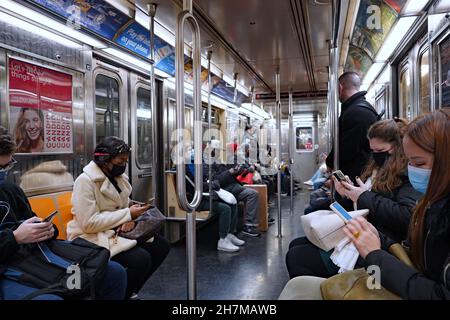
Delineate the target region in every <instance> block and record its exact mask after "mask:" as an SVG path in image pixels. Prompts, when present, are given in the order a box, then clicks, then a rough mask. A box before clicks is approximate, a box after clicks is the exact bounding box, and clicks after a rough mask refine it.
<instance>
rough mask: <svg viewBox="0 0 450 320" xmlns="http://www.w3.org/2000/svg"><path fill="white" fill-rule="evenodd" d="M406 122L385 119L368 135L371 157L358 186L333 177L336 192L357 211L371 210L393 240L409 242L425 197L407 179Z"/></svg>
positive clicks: (376, 223)
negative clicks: (415, 215)
mask: <svg viewBox="0 0 450 320" xmlns="http://www.w3.org/2000/svg"><path fill="white" fill-rule="evenodd" d="M406 126H407V122H406V121H405V120H402V119H398V118H397V119H386V120H382V121H379V122H376V123H375V124H373V125H372V126H371V127H370V128H369V131H368V133H367V138H368V139H369V144H370V149H371V152H372V153H371V157H370V160H369V163H368V164H367V166H366V168H365V169H364V172H363V174H362V175H361V178H359V177H356V182H357V184H356V185H353V184H350V183H348V181H345V180H344V181H338V179H336V177H333V180H334V184H335V187H336V191H337V192H338V193H339V194H340V195H341V196H342V197H344V198H348V199H351V200H352V201H353V202H354V203H356V205H357V207H358V209H369V215H368V220H369V221H370V222H371V223H372V224H373V225H374V226H375V227H376V228H377V229H378V230H380V231H381V232H383V233H384V234H386V235H387V236H389V237H390V238H391V239H393V240H395V241H398V242H401V241H402V240H404V239H406V234H407V232H408V226H409V222H410V220H411V214H412V210H413V208H414V206H415V205H416V202H417V201H418V200H419V199H420V198H421V196H422V194H421V193H419V192H418V191H416V190H414V188H413V186H412V185H411V183H410V181H409V179H408V172H407V171H408V170H407V169H408V160H407V158H406V156H405V153H404V151H403V145H402V139H403V134H404V131H405V130H406Z"/></svg>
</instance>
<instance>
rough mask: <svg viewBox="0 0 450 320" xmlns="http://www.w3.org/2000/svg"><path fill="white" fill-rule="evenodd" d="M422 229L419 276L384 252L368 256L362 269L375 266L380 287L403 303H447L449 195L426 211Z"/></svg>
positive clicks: (449, 283)
mask: <svg viewBox="0 0 450 320" xmlns="http://www.w3.org/2000/svg"><path fill="white" fill-rule="evenodd" d="M424 225H425V227H424V230H425V231H424V237H425V246H424V257H425V271H424V272H423V273H420V272H418V271H416V270H414V269H413V268H411V267H408V266H407V265H405V264H404V263H402V262H401V261H400V260H398V259H397V258H395V257H394V256H392V255H390V254H389V253H388V252H386V251H384V250H376V251H372V252H371V253H369V254H368V255H367V257H366V260H365V263H366V266H370V265H377V266H379V267H380V270H381V285H382V286H383V287H385V288H386V289H388V290H390V291H392V292H394V293H396V294H397V295H399V296H401V297H402V298H403V299H411V300H418V299H427V300H429V299H447V300H448V299H450V195H448V196H447V197H446V198H445V199H443V200H441V201H438V202H436V203H435V204H433V205H432V206H431V207H430V208H429V209H428V211H427V213H426V218H425V224H424ZM383 239H384V238H382V241H383ZM383 242H385V241H383ZM382 247H386V245H385V243H382Z"/></svg>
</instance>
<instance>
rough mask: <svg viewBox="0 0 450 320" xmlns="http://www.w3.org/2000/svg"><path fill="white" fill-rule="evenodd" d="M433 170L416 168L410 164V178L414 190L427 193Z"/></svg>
mask: <svg viewBox="0 0 450 320" xmlns="http://www.w3.org/2000/svg"><path fill="white" fill-rule="evenodd" d="M430 176H431V169H421V168H416V167H413V166H411V165H409V164H408V178H409V182H410V183H411V185H412V186H413V188H414V189H416V190H417V191H419V192H420V193H425V192H426V191H427V188H428V182H429V181H430Z"/></svg>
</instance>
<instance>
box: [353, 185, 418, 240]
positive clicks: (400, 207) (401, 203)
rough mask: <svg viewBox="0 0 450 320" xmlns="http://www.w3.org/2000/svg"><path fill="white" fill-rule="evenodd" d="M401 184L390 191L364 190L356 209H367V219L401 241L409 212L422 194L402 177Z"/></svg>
mask: <svg viewBox="0 0 450 320" xmlns="http://www.w3.org/2000/svg"><path fill="white" fill-rule="evenodd" d="M402 180H403V184H402V185H401V186H400V187H398V188H396V189H395V190H393V192H392V193H377V192H372V191H366V192H364V193H362V194H361V195H360V196H359V198H358V203H357V204H358V209H369V212H370V213H369V216H368V220H369V222H370V223H372V224H373V225H374V226H375V227H376V228H377V229H378V230H379V231H381V232H382V233H383V234H385V235H386V236H388V237H389V238H391V239H393V240H395V241H396V242H401V241H402V240H405V239H406V236H407V233H408V227H409V222H410V220H411V213H412V209H413V207H414V206H415V205H416V202H417V200H419V199H420V198H421V197H422V194H421V193H420V192H418V191H416V190H415V189H414V188H413V187H412V186H411V184H410V183H409V180H408V177H407V176H403V177H402Z"/></svg>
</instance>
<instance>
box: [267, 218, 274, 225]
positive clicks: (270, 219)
mask: <svg viewBox="0 0 450 320" xmlns="http://www.w3.org/2000/svg"><path fill="white" fill-rule="evenodd" d="M267 223H268V224H274V223H275V219H274V218H269V220H267Z"/></svg>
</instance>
